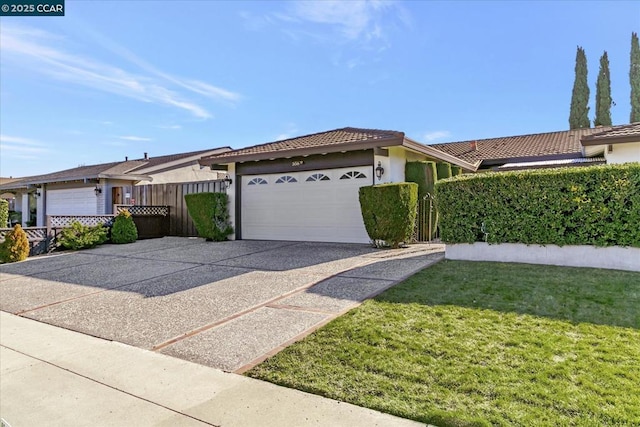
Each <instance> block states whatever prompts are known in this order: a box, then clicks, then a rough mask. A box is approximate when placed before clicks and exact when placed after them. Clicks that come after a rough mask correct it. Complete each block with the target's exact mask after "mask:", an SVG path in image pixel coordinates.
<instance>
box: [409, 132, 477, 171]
mask: <svg viewBox="0 0 640 427" xmlns="http://www.w3.org/2000/svg"><path fill="white" fill-rule="evenodd" d="M402 145H403V147H405V148H408V149H411V150H414V151H417V152H419V153H422V154H426V155H428V156H430V157H434V158H436V159H439V160H443V161H445V162H449V163H453V164H454V165H456V166H460V167H461V168H463V169H466V170H468V171H472V172H475V171H476V170H478V167H480V164H481V162H480V161H478V162H476V163H475V164H474V163H469V162H466V161H464V160H462V159H460V158H458V157H456V156H453V155H451V154H448V153H445V152H443V151H440V150H438V149H435V148H433V147H429V146H428V145H424V144H421V143H419V142H416V141H414V140H412V139H409V138H405V139H404V142H403V144H402Z"/></svg>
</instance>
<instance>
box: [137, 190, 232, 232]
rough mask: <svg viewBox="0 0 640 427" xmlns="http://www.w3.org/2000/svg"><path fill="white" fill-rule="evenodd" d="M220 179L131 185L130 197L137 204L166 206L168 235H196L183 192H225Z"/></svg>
mask: <svg viewBox="0 0 640 427" xmlns="http://www.w3.org/2000/svg"><path fill="white" fill-rule="evenodd" d="M225 192H226V189H225V186H224V184H223V181H222V180H215V181H202V182H185V183H177V184H149V185H138V186H135V187H133V193H132V195H131V197H132V198H133V199H134V200H136V204H137V205H146V206H168V207H169V235H170V236H185V237H186V236H197V235H198V233H197V231H196V227H195V225H194V224H193V221H192V220H191V217H189V213H188V212H187V205H186V203H185V202H184V195H185V194H192V193H225Z"/></svg>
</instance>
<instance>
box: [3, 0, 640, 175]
mask: <svg viewBox="0 0 640 427" xmlns="http://www.w3.org/2000/svg"><path fill="white" fill-rule="evenodd" d="M65 12H66V16H64V17H2V18H0V34H1V35H0V65H1V68H0V133H1V135H2V136H1V140H0V144H1V145H0V175H2V176H5V177H6V176H14V177H16V176H26V175H35V174H41V173H47V172H52V171H56V170H62V169H67V168H72V167H76V166H78V165H81V164H87V165H88V164H96V163H103V162H110V161H117V160H124V158H125V156H129V158H140V157H142V155H143V153H144V152H148V153H149V155H150V156H159V155H164V154H172V153H179V152H185V151H194V150H201V149H208V148H215V147H220V146H231V147H233V148H240V147H244V146H248V145H254V144H259V143H264V142H270V141H274V140H277V139H283V138H288V137H293V136H298V135H304V134H308V133H314V132H320V131H324V130H330V129H335V128H340V127H345V126H353V127H366V128H379V129H391V130H398V131H403V132H405V133H406V135H407V136H408V137H410V138H413V139H415V140H417V141H420V142H423V143H436V142H449V141H461V140H467V139H481V138H490V137H498V136H508V135H518V134H527V133H537V132H549V131H555V130H563V129H567V128H568V117H569V104H570V99H571V88H572V85H573V78H574V71H573V68H574V65H575V53H576V46H578V45H581V46H583V47H584V48H585V50H586V53H587V59H588V68H589V83H590V86H591V91H592V93H591V98H592V102H591V105H592V108H591V113H590V116H591V118H593V115H594V111H593V105H594V97H595V80H596V78H597V73H598V67H599V59H600V56H601V55H602V53H603V51H604V50H607V52H608V54H609V60H610V64H611V65H610V67H611V68H610V69H611V79H612V95H613V99H614V101H615V102H616V106H615V107H613V109H612V117H613V121H614V123H615V124H623V123H627V122H628V120H629V110H630V102H629V78H628V73H629V51H630V39H631V32H632V31H636V32H637V31H640V2H524V1H517V2H482V1H475V2H418V1H408V2H387V1H348V2H330V1H321V2H295V1H287V2H276V1H261V2H240V1H236V2H219V1H206V0H203V1H171V0H165V1H152V0H146V1H128V0H120V1H115V0H114V1H101V0H94V1H80V0H66V8H65Z"/></svg>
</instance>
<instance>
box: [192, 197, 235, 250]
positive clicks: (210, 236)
mask: <svg viewBox="0 0 640 427" xmlns="http://www.w3.org/2000/svg"><path fill="white" fill-rule="evenodd" d="M184 200H185V202H186V203H187V211H188V212H189V216H191V219H193V223H194V224H195V226H196V230H197V231H198V235H199V236H200V237H204V238H205V239H207V240H209V241H212V240H213V241H216V242H220V241H223V240H227V237H229V235H230V234H233V227H232V226H231V224H230V223H229V210H228V204H229V196H227V195H226V194H225V193H196V194H185V196H184Z"/></svg>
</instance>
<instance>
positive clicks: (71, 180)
mask: <svg viewBox="0 0 640 427" xmlns="http://www.w3.org/2000/svg"><path fill="white" fill-rule="evenodd" d="M229 150H230V148H229V147H223V148H218V149H213V150H211V149H210V150H200V151H193V152H189V153H180V154H172V155H168V156H159V157H148V156H147V153H145V155H144V157H143V158H142V159H136V160H128V159H125V161H122V162H112V163H103V164H99V165H90V166H79V167H77V168H73V169H67V170H64V171H59V172H53V173H49V174H44V175H37V176H30V177H25V178H20V179H17V180H15V181H13V182H9V183H6V184H2V185H0V193H8V192H10V193H13V194H14V195H15V201H16V202H15V204H16V206H15V210H16V211H20V212H22V213H23V214H22V224H23V225H25V226H26V225H28V224H27V223H32V222H33V216H34V215H35V222H36V224H35V225H37V226H39V227H42V226H45V225H46V223H45V222H46V216H47V215H104V214H112V213H113V205H114V204H130V203H137V204H143V203H145V201H144V200H137V201H134V200H132V199H131V192H132V187H133V186H135V185H139V184H150V183H154V184H156V183H167V182H191V181H204V180H212V179H217V178H218V177H219V174H218V173H216V172H215V171H211V170H209V169H204V168H202V167H201V166H200V164H199V163H198V160H199V159H200V158H201V157H202V156H210V155H214V154H219V153H223V152H225V151H229Z"/></svg>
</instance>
